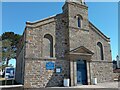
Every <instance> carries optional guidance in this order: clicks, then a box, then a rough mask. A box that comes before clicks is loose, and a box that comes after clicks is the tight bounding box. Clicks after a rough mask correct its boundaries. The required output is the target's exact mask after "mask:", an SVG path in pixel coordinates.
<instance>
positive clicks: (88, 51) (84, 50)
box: [70, 46, 94, 55]
mask: <svg viewBox="0 0 120 90" xmlns="http://www.w3.org/2000/svg"><path fill="white" fill-rule="evenodd" d="M70 53H78V54H79V53H82V54H91V55H92V54H94V53H93V52H92V51H90V50H89V49H87V48H85V47H84V46H80V47H77V48H75V49H73V50H71V51H70Z"/></svg>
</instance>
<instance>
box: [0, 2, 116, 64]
mask: <svg viewBox="0 0 120 90" xmlns="http://www.w3.org/2000/svg"><path fill="white" fill-rule="evenodd" d="M0 5H1V4H0ZM63 5H64V2H37V3H36V2H31V3H30V2H3V3H2V14H0V16H1V15H2V32H0V34H1V33H3V32H8V31H13V32H15V33H17V34H21V35H22V33H23V31H24V28H25V23H26V21H31V22H33V21H37V20H40V19H43V18H46V17H49V16H53V15H56V14H59V13H62V6H63ZM87 6H88V7H89V8H88V13H89V14H88V17H89V20H90V21H91V22H92V23H93V24H94V25H95V26H96V27H97V28H98V29H100V30H101V31H102V32H103V33H104V34H105V35H106V36H108V37H110V38H111V49H112V59H115V58H116V55H117V54H118V3H117V2H87ZM11 63H14V60H13V61H11Z"/></svg>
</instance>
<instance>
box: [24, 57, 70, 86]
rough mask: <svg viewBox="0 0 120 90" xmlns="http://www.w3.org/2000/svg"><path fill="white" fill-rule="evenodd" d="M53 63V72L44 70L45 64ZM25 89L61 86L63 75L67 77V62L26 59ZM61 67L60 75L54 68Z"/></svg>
mask: <svg viewBox="0 0 120 90" xmlns="http://www.w3.org/2000/svg"><path fill="white" fill-rule="evenodd" d="M47 62H54V63H55V69H54V70H46V63H47ZM25 63H26V66H25V72H26V73H25V82H24V87H25V88H39V87H54V86H63V79H64V77H65V75H67V77H69V69H70V68H69V61H65V60H56V59H26V62H25ZM59 67H61V73H56V68H59Z"/></svg>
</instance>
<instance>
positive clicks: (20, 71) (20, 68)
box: [15, 30, 26, 84]
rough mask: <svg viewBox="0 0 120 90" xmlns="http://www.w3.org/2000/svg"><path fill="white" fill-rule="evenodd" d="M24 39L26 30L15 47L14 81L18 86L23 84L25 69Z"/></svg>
mask: <svg viewBox="0 0 120 90" xmlns="http://www.w3.org/2000/svg"><path fill="white" fill-rule="evenodd" d="M25 39H26V30H25V31H24V33H23V35H22V37H21V39H20V40H19V43H18V45H17V47H18V50H17V57H16V58H17V59H16V71H15V81H16V82H17V83H19V84H24V68H25V63H24V61H25V47H26V45H25Z"/></svg>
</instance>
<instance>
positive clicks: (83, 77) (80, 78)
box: [77, 60, 87, 85]
mask: <svg viewBox="0 0 120 90" xmlns="http://www.w3.org/2000/svg"><path fill="white" fill-rule="evenodd" d="M77 84H82V85H86V84H87V68H86V61H85V60H78V61H77Z"/></svg>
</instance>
